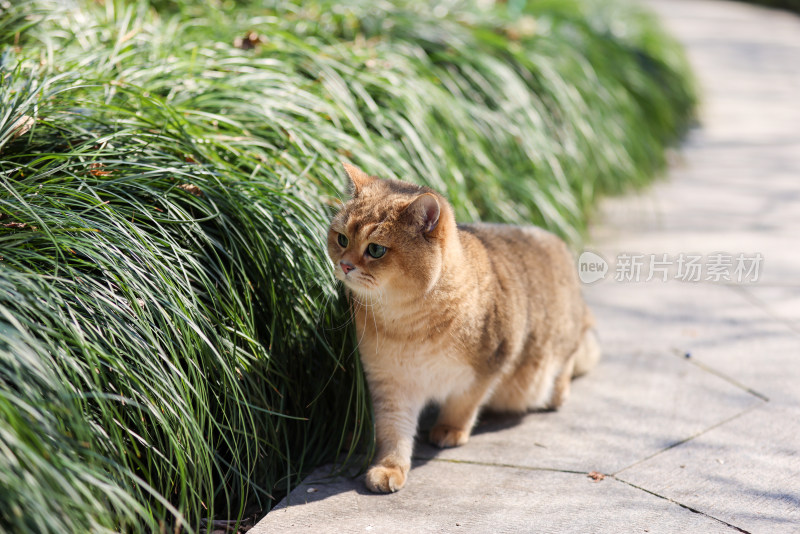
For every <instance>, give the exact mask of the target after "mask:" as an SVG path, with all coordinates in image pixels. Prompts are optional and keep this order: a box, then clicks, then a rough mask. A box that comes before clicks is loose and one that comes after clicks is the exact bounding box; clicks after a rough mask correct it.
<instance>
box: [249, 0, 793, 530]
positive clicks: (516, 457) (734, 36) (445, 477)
mask: <svg viewBox="0 0 800 534" xmlns="http://www.w3.org/2000/svg"><path fill="white" fill-rule="evenodd" d="M649 3H650V4H651V5H652V6H653V7H654V8H655V9H656V10H657V11H658V12H659V13H660V14H661V15H662V17H663V19H664V21H665V23H666V24H667V26H668V27H669V28H670V29H671V31H673V33H674V34H675V35H676V36H677V37H678V38H679V39H680V40H681V41H682V42H683V43H684V44H685V45H686V47H687V50H688V53H689V56H690V59H691V61H692V63H693V65H694V67H695V70H696V72H697V74H698V76H699V77H700V81H701V84H702V86H703V90H704V95H705V105H704V107H703V112H702V126H701V128H699V129H698V130H696V131H694V132H693V133H692V134H691V136H690V138H689V139H688V141H687V143H686V145H685V146H684V147H683V149H682V151H681V153H680V155H679V157H678V158H677V159H678V161H677V162H676V163H675V164H674V165H673V166H672V169H671V171H670V177H669V178H670V179H669V180H668V181H664V182H659V183H658V184H656V185H655V186H654V187H652V188H650V189H649V190H648V191H647V192H645V193H642V194H640V195H634V196H627V197H624V198H619V199H609V200H608V201H607V202H605V203H604V206H603V210H602V216H601V217H599V218H598V221H599V222H598V224H597V225H596V226H595V227H594V230H593V239H592V242H591V246H590V247H588V248H589V249H591V250H593V251H595V252H597V253H598V254H599V255H600V256H601V257H602V258H604V259H605V261H606V262H607V264H608V272H607V274H606V277H605V279H604V280H602V281H598V282H596V283H594V284H591V285H587V286H586V287H585V288H584V290H585V294H586V297H587V299H588V300H589V302H590V304H591V305H592V307H593V309H594V310H595V313H596V315H597V317H598V323H599V325H598V328H599V332H600V335H601V341H602V344H603V348H604V358H603V360H602V361H601V364H600V366H599V367H598V368H597V369H595V370H594V371H593V372H592V373H590V374H589V375H587V376H586V377H583V378H581V379H578V380H576V381H575V382H573V390H572V396H571V398H570V399H569V400H568V401H567V403H566V404H565V406H564V407H563V408H562V409H561V410H560V411H558V412H555V413H532V414H528V415H526V416H524V417H520V418H500V417H493V418H484V419H483V421H482V422H481V423H480V424H479V426H478V427H477V428H476V430H475V433H474V435H473V437H472V439H471V440H470V442H469V443H468V444H467V445H465V446H463V447H460V448H457V449H448V450H445V451H439V450H437V449H434V448H433V447H430V446H428V445H427V444H425V443H423V442H420V443H418V445H417V448H416V450H415V463H414V466H413V468H412V471H411V473H410V477H409V481H408V483H407V486H406V487H405V488H404V489H403V490H402V491H400V492H399V493H396V494H392V495H373V494H370V493H369V492H368V491H367V490H366V489H365V488H364V485H363V480H362V478H363V477H357V478H355V479H350V478H346V477H339V478H334V479H330V478H328V477H327V475H328V473H329V472H330V468H329V467H322V468H320V469H318V470H317V471H315V472H314V473H312V474H311V475H310V476H309V477H308V478H307V479H306V481H305V482H304V483H303V484H302V485H301V486H300V487H298V488H297V489H296V490H295V491H294V492H292V493H291V495H289V497H288V498H287V499H285V500H284V502H282V503H281V504H280V505H279V506H278V507H277V508H276V509H275V510H273V511H272V512H270V513H269V514H268V515H267V516H266V517H265V518H264V519H263V520H262V521H261V522H260V523H259V524H258V525H257V526H256V527H254V528H253V529H252V530H251V531H250V532H251V533H253V534H266V533H279V532H337V533H338V532H478V533H487V532H675V533H677V532H737V531H738V532H754V533H755V532H759V533H761V532H764V533H767V532H800V452H798V448H800V246H798V245H800V239H798V233H800V17H797V16H793V15H790V14H788V13H783V12H779V11H769V10H765V9H759V8H756V7H753V6H749V5H746V4H739V3H731V2H724V1H702V0H657V1H650V2H649ZM759 255H760V258H761V260H758V265H757V273H756V272H752V269H751V272H750V273H749V274H750V276H749V278H748V277H745V279H744V280H743V281H742V283H738V281H737V273H736V270H735V269H736V266H737V264H738V263H741V262H744V263H747V262H748V261H749V262H750V263H749V266H750V267H752V266H753V263H754V262H755V259H756V258H757V257H759ZM691 257H698V258H699V260H698V261H696V262H695V264H698V262H699V265H700V267H701V271H700V280H699V281H696V282H692V281H681V280H678V279H676V277H677V278H686V276H685V275H686V273H687V271H688V270H689V269H688V268H687V262H688V261H689V260H690V258H691ZM651 261H652V262H653V263H652V264H651V263H650V262H651ZM637 263H638V265H639V269H640V272H639V281H638V282H637V281H636V277H635V274H636V273H635V272H634V269H632V268H631V267H632V266H633V265H634V264H637ZM679 264H680V265H679ZM715 266H716V267H715ZM651 267H653V268H652V269H651ZM651 272H652V273H653V277H652V279H651V280H650V281H649V282H647V281H645V280H646V278H648V277H649V275H650V274H651ZM715 273H716V274H715ZM720 273H723V274H720ZM724 273H727V275H728V277H729V278H731V280H726V279H725V276H724ZM695 274H696V273H695ZM738 274H739V275H741V274H745V273H743V272H740V273H738ZM664 277H666V278H667V281H662V279H663V278H664ZM689 278H691V277H689ZM715 278H719V280H715ZM424 434H425V433H424V432H422V433H421V435H424ZM593 471H594V472H598V473H601V474H603V475H605V476H604V478H602V477H595V478H598V479H599V480H595V479H593V478H591V477H589V476H587V474H588V473H590V472H593ZM600 478H602V479H600Z"/></svg>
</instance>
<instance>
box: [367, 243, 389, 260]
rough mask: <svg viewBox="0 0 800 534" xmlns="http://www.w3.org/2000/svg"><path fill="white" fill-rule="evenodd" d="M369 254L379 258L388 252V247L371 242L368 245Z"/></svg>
mask: <svg viewBox="0 0 800 534" xmlns="http://www.w3.org/2000/svg"><path fill="white" fill-rule="evenodd" d="M367 254H369V255H370V256H372V257H373V258H375V259H377V258H380V257H381V256H383V255H384V254H386V247H384V246H382V245H376V244H375V243H370V244H369V245H367Z"/></svg>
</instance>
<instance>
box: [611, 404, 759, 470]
mask: <svg viewBox="0 0 800 534" xmlns="http://www.w3.org/2000/svg"><path fill="white" fill-rule="evenodd" d="M765 402H766V401H765ZM763 405H764V403H759V404H754V405H753V406H750V407H749V408H746V409H744V410H742V411H741V412H739V413H737V414H735V415H732V416H731V417H728V418H727V419H723V420H722V421H719V422H718V423H715V424H713V425H711V426H709V427H707V428H704V429H703V430H701V431H700V432H697V433H696V434H692V435H691V436H689V437H687V438H684V439H682V440H680V441H676V442H675V443H672V444H670V445H668V446H666V447H664V448H663V449H660V450H658V451H656V452H654V453H653V454H651V455H649V456H646V457H644V458H642V459H641V460H637V461H635V462H633V463H632V464H630V465H628V466H625V467H623V468H622V469H619V470H618V471H615V472H614V473H612V474H611V476H613V477H616V476H617V475H618V474H620V473H622V472H623V471H627V470H628V469H631V468H632V467H636V466H637V465H639V464H641V463H644V462H646V461H648V460H650V459H652V458H655V457H656V456H658V455H659V454H663V453H665V452H667V451H668V450H670V449H674V448H675V447H677V446H679V445H683V444H684V443H688V442H690V441H692V440H693V439H696V438H699V437H700V436H702V435H703V434H705V433H707V432H710V431H711V430H714V429H715V428H718V427H720V426H722V425H725V424H727V423H730V422H731V421H733V420H735V419H738V418H739V417H741V416H743V415H744V414H746V413H749V412H751V411H753V410H755V409H756V408H759V407H761V406H763Z"/></svg>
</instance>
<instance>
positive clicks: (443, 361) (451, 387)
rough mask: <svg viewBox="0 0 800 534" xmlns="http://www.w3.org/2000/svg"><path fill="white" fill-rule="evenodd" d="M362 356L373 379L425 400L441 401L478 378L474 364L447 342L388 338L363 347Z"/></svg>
mask: <svg viewBox="0 0 800 534" xmlns="http://www.w3.org/2000/svg"><path fill="white" fill-rule="evenodd" d="M364 349H366V350H364ZM370 349H372V350H370ZM361 359H362V361H363V363H364V368H365V370H366V371H367V376H368V378H369V379H370V380H373V379H375V380H379V381H380V382H382V383H384V384H394V385H395V387H398V388H402V389H403V390H405V391H406V393H409V394H413V396H415V397H418V398H419V399H421V400H424V401H428V400H437V401H442V400H444V399H445V398H446V397H447V396H448V395H450V394H451V393H453V392H455V391H460V390H463V389H465V388H467V387H468V386H469V385H470V384H472V383H473V382H474V380H475V371H474V369H473V367H472V366H470V364H469V363H468V362H467V361H466V360H465V359H464V358H463V357H460V356H459V355H458V354H457V353H456V351H455V350H454V348H453V347H452V346H447V345H446V344H440V343H435V344H434V343H412V344H409V343H393V342H391V341H388V340H387V341H386V342H385V343H383V344H382V345H380V344H379V345H377V346H375V347H369V348H367V347H364V348H363V349H362V351H361Z"/></svg>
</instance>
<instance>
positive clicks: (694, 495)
mask: <svg viewBox="0 0 800 534" xmlns="http://www.w3.org/2000/svg"><path fill="white" fill-rule="evenodd" d="M798 436H800V408H799V407H798V405H796V404H795V405H792V406H780V407H779V406H776V405H775V404H773V403H768V404H765V405H762V406H760V407H759V408H757V409H754V410H753V411H751V412H748V413H746V414H744V415H742V416H741V417H739V418H737V419H735V420H733V421H730V422H728V423H727V424H724V425H721V426H719V427H717V428H714V429H712V430H710V431H708V432H707V433H705V434H703V435H702V436H699V437H697V438H696V439H693V440H691V441H689V442H687V443H684V444H682V445H680V446H678V447H675V448H673V449H671V450H669V451H666V452H664V453H662V454H660V455H658V456H656V457H654V458H652V459H650V460H647V461H645V462H642V463H641V464H638V465H636V466H633V467H631V468H629V469H627V470H625V471H622V472H621V473H618V474H617V477H618V478H620V479H622V480H625V481H628V482H630V483H632V484H635V485H636V486H639V487H644V488H647V490H648V491H652V492H654V493H656V494H658V495H661V496H664V497H667V498H669V499H672V500H674V501H677V502H680V503H682V504H684V505H687V506H690V507H691V508H693V509H696V510H700V511H702V512H703V513H706V514H708V515H710V516H713V517H716V518H717V519H722V520H723V521H726V522H728V523H731V524H735V525H736V526H738V527H740V528H743V529H744V530H746V531H748V532H753V533H759V532H800V454H798V448H797V445H798Z"/></svg>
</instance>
